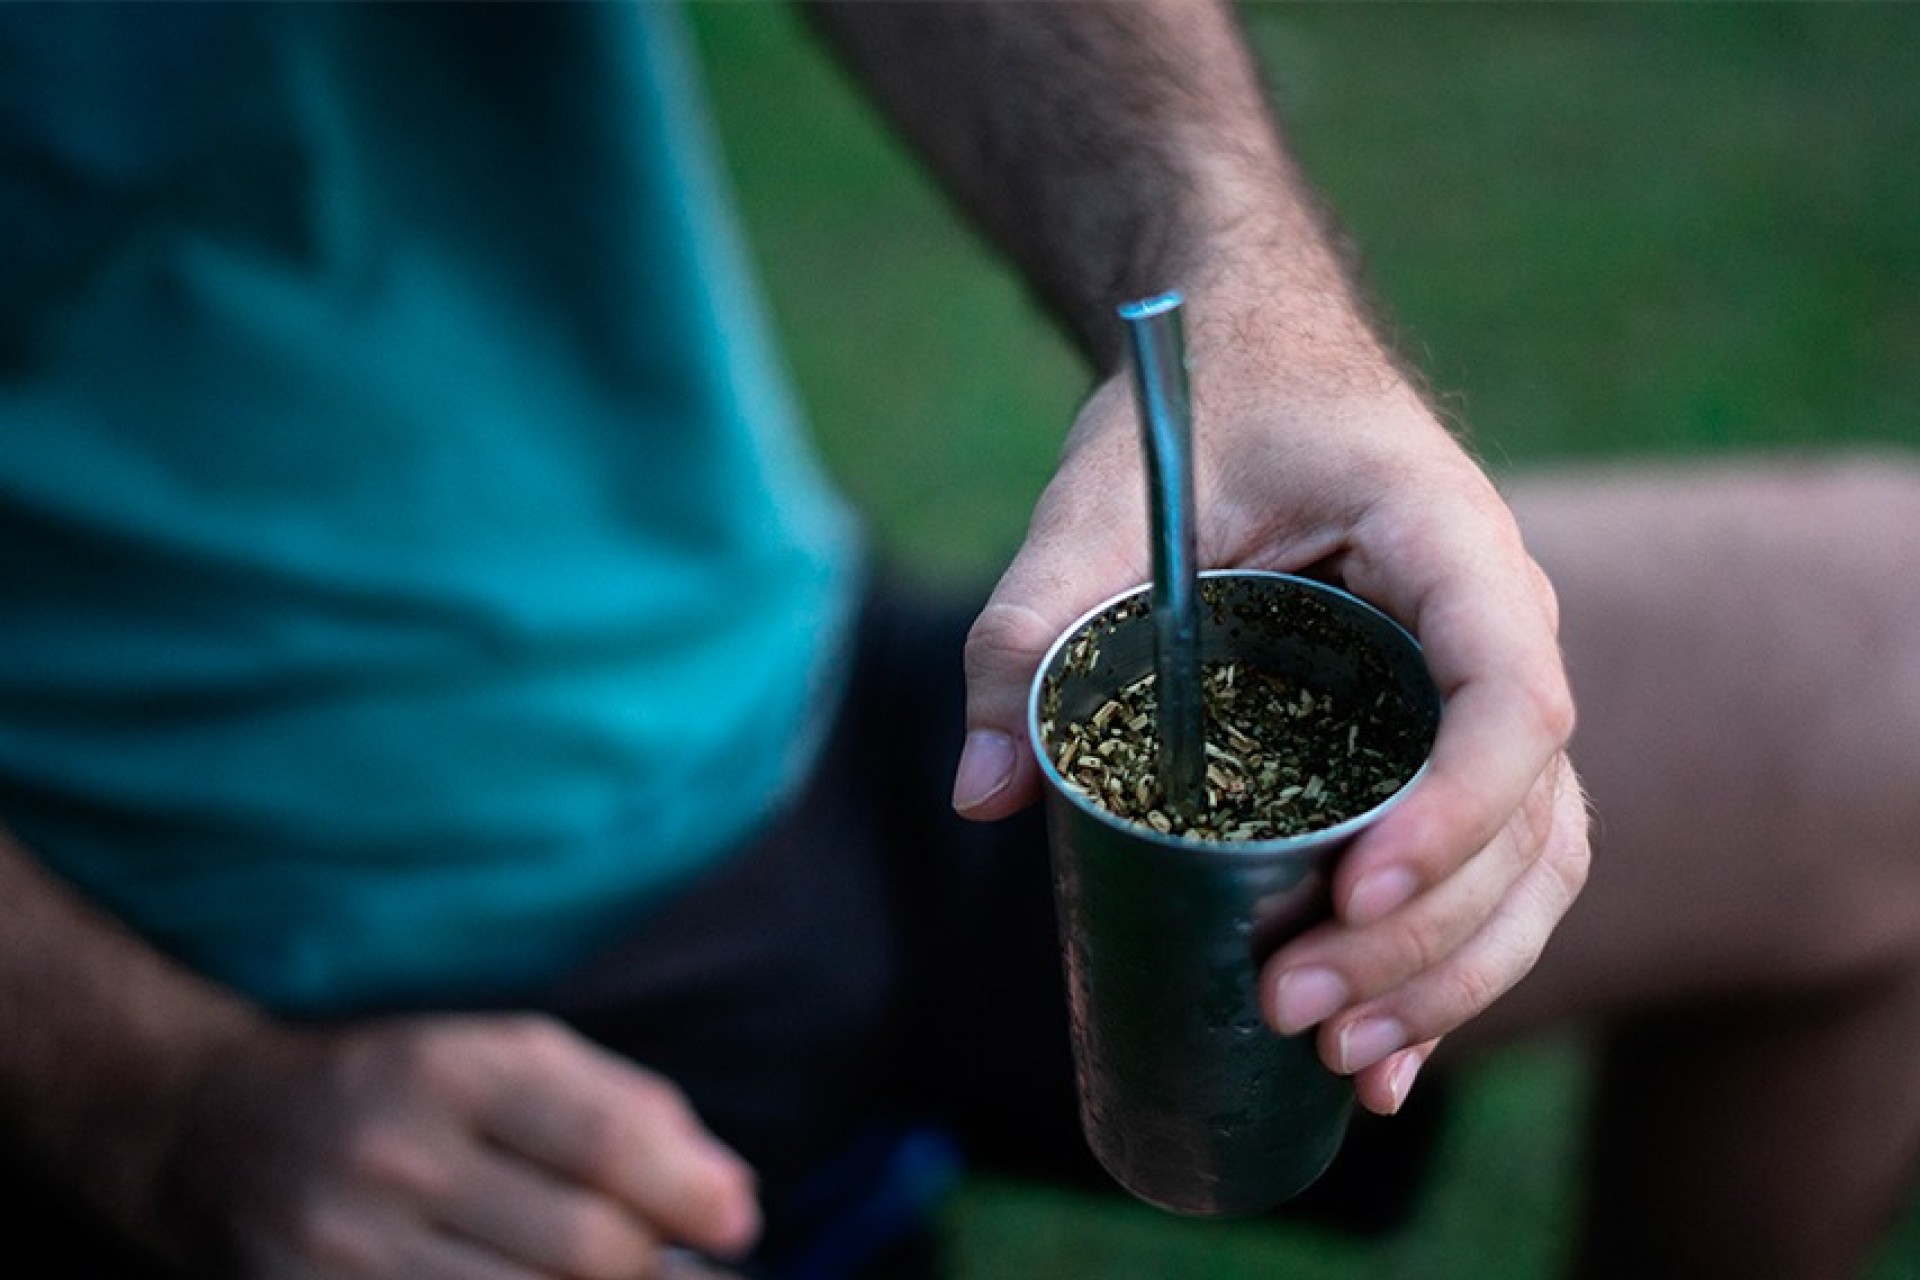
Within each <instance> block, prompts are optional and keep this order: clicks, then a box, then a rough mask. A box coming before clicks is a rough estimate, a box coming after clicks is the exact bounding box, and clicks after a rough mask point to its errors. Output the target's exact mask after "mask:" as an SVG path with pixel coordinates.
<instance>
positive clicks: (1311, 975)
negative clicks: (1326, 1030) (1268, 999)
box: [1273, 968, 1347, 1036]
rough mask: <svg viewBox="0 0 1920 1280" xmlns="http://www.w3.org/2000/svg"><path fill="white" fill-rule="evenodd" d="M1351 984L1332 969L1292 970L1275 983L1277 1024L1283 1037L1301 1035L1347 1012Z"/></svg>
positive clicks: (1274, 1007)
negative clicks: (1317, 1024)
mask: <svg viewBox="0 0 1920 1280" xmlns="http://www.w3.org/2000/svg"><path fill="white" fill-rule="evenodd" d="M1346 1004H1347V984H1346V980H1345V979H1343V978H1342V977H1341V976H1340V975H1339V974H1337V973H1335V972H1334V971H1333V970H1331V969H1320V968H1309V969H1291V970H1288V971H1287V972H1286V973H1283V974H1281V975H1280V981H1279V982H1277V983H1275V984H1274V990H1273V1021H1274V1026H1275V1027H1276V1028H1277V1029H1278V1030H1279V1032H1280V1034H1281V1035H1283V1036H1293V1035H1299V1034H1300V1033H1301V1032H1302V1031H1305V1030H1306V1029H1307V1028H1308V1027H1311V1026H1312V1025H1314V1024H1315V1023H1316V1022H1324V1021H1326V1020H1327V1019H1328V1018H1330V1017H1332V1016H1333V1015H1334V1014H1336V1013H1338V1012H1340V1010H1342V1009H1344V1008H1345V1007H1346Z"/></svg>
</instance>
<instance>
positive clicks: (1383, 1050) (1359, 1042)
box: [1335, 1018, 1407, 1076]
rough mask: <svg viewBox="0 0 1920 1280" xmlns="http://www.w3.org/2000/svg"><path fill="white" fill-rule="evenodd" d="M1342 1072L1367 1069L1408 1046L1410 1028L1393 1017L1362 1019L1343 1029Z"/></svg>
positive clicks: (1337, 1043) (1338, 1044)
mask: <svg viewBox="0 0 1920 1280" xmlns="http://www.w3.org/2000/svg"><path fill="white" fill-rule="evenodd" d="M1335 1046H1336V1047H1337V1048H1338V1049H1339V1051H1340V1052H1339V1057H1340V1074H1341V1075H1345V1076H1350V1075H1352V1074H1353V1073H1354V1072H1356V1071H1364V1070H1366V1069H1367V1068H1368V1067H1370V1066H1372V1065H1373V1064H1374V1063H1376V1062H1378V1061H1380V1060H1381V1059H1382V1058H1384V1057H1386V1056H1387V1055H1388V1054H1390V1053H1392V1052H1394V1051H1395V1050H1397V1049H1404V1048H1406V1047H1407V1029H1406V1028H1405V1027H1403V1026H1401V1025H1400V1024H1399V1023H1398V1022H1396V1021H1394V1020H1393V1019H1392V1018H1362V1019H1360V1021H1358V1022H1353V1023H1349V1024H1347V1025H1346V1026H1344V1027H1342V1028H1341V1029H1340V1034H1339V1036H1338V1037H1337V1038H1336V1041H1335Z"/></svg>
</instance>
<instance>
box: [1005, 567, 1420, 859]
mask: <svg viewBox="0 0 1920 1280" xmlns="http://www.w3.org/2000/svg"><path fill="white" fill-rule="evenodd" d="M1199 577H1200V578H1201V580H1202V581H1205V580H1207V579H1217V578H1255V579H1269V580H1276V581H1280V582H1285V583H1287V584H1289V585H1290V586H1295V587H1300V588H1303V589H1305V590H1307V591H1310V592H1314V593H1318V594H1320V595H1322V596H1325V597H1327V598H1329V599H1331V600H1333V601H1334V602H1335V603H1336V604H1337V605H1338V606H1339V607H1341V608H1345V609H1356V610H1359V611H1362V612H1364V613H1367V614H1371V615H1373V617H1374V618H1376V619H1377V620H1378V621H1380V622H1382V623H1384V624H1385V625H1386V626H1387V627H1388V628H1389V629H1390V631H1391V632H1392V633H1394V634H1397V635H1399V636H1401V637H1402V638H1403V639H1404V640H1405V641H1406V643H1407V644H1408V645H1409V646H1410V647H1411V649H1412V651H1413V653H1414V654H1415V655H1421V654H1423V653H1424V649H1423V648H1422V646H1421V644H1420V642H1419V640H1417V639H1415V638H1414V635H1413V633H1412V632H1410V631H1408V630H1407V629H1406V628H1405V627H1403V626H1401V625H1400V623H1399V622H1397V621H1395V620H1394V618H1393V617H1392V616H1391V615H1389V614H1388V613H1386V612H1385V611H1384V610H1382V609H1380V608H1379V607H1378V606H1376V605H1373V604H1370V603H1368V602H1367V601H1365V600H1363V599H1361V598H1360V597H1359V596H1357V595H1354V594H1353V593H1352V592H1351V591H1348V590H1346V589H1345V588H1344V587H1337V586H1335V585H1333V584H1332V583H1330V582H1322V581H1321V580H1320V579H1318V578H1309V577H1306V576H1304V575H1301V574H1297V573H1283V572H1280V571H1277V570H1272V569H1208V570H1204V571H1202V572H1201V573H1200V575H1199ZM1152 588H1153V584H1152V583H1150V582H1148V583H1141V584H1140V585H1138V586H1134V587H1129V588H1127V589H1126V590H1124V591H1121V592H1118V593H1116V594H1114V595H1112V596H1109V597H1108V598H1107V599H1105V600H1103V601H1101V602H1100V603H1099V604H1096V605H1094V606H1093V607H1092V608H1090V609H1088V610H1087V611H1086V612H1084V613H1082V614H1081V615H1080V616H1079V617H1078V618H1076V619H1074V620H1073V622H1072V623H1071V624H1070V625H1069V626H1068V627H1067V628H1066V630H1064V631H1062V632H1061V633H1060V634H1059V635H1058V636H1056V637H1054V641H1053V643H1052V644H1050V645H1048V646H1047V652H1046V655H1045V656H1044V657H1042V658H1041V659H1040V665H1039V666H1038V667H1037V668H1035V669H1034V673H1033V680H1032V682H1031V683H1030V685H1029V686H1028V689H1027V745H1028V747H1029V748H1030V749H1031V750H1032V752H1033V755H1034V758H1035V760H1036V762H1037V763H1038V764H1039V766H1040V774H1041V777H1042V778H1043V779H1045V781H1046V785H1047V788H1048V790H1049V791H1050V792H1051V793H1052V795H1054V796H1057V797H1059V798H1060V799H1062V800H1065V801H1066V802H1067V803H1069V804H1071V805H1072V806H1073V807H1074V808H1075V809H1077V810H1079V811H1080V812H1081V813H1084V814H1086V815H1088V816H1089V817H1092V818H1093V819H1094V820H1095V821H1097V822H1099V823H1100V824H1101V825H1102V826H1106V827H1110V828H1112V829H1113V830H1115V831H1119V832H1122V833H1124V834H1125V835H1127V836H1128V837H1130V838H1134V839H1139V840H1143V841H1145V842H1146V843H1148V844H1150V845H1155V846H1158V847H1160V848H1165V849H1173V850H1181V851H1184V852H1200V853H1210V854H1216V855H1227V856H1233V855H1240V854H1247V855H1266V856H1272V855H1274V854H1287V853H1304V852H1308V851H1313V850H1318V849H1321V848H1324V847H1325V846H1326V845H1329V844H1334V843H1338V842H1341V841H1344V840H1347V839H1349V838H1350V837H1352V836H1354V835H1357V834H1359V832H1361V831H1362V830H1364V829H1366V828H1367V827H1370V826H1372V825H1373V824H1374V823H1376V822H1378V821H1379V820H1380V819H1381V818H1382V817H1384V816H1386V814H1387V813H1389V812H1391V811H1392V810H1394V809H1396V808H1398V807H1399V806H1400V804H1401V802H1402V801H1403V800H1405V798H1406V797H1407V795H1408V794H1409V793H1411V792H1412V791H1413V789H1414V787H1415V786H1417V785H1418V784H1419V783H1420V781H1421V779H1423V778H1425V777H1426V776H1427V773H1428V770H1429V768H1430V766H1431V765H1432V762H1433V752H1432V750H1431V748H1429V750H1428V751H1427V753H1426V755H1425V756H1423V757H1422V759H1421V761H1420V767H1419V768H1418V769H1415V770H1414V771H1413V774H1412V776H1410V777H1409V778H1408V779H1407V780H1406V781H1405V782H1403V783H1401V784H1400V786H1399V787H1398V788H1397V789H1396V790H1395V791H1394V792H1393V794H1392V795H1389V796H1387V797H1385V798H1384V799H1382V800H1381V801H1380V802H1379V803H1378V804H1375V805H1373V806H1371V807H1370V808H1367V809H1363V810H1361V811H1360V812H1359V813H1356V814H1353V815H1352V816H1350V817H1347V818H1343V819H1341V820H1340V821H1339V822H1336V823H1334V824H1333V825H1332V826H1327V827H1316V828H1315V829H1314V830H1312V831H1303V832H1300V833H1299V834H1297V835H1291V836H1276V837H1274V838H1271V839H1266V840H1208V839H1203V838H1201V837H1199V836H1191V835H1183V834H1175V833H1173V832H1169V831H1158V830H1155V829H1154V828H1153V827H1151V826H1148V825H1147V824H1146V823H1144V822H1136V821H1134V820H1133V819H1131V818H1122V817H1120V816H1119V815H1118V814H1116V813H1114V812H1112V811H1111V810H1109V809H1108V808H1107V807H1106V806H1104V805H1100V804H1095V803H1094V802H1093V801H1092V800H1091V799H1089V798H1088V796H1087V794H1086V793H1085V792H1084V791H1082V790H1081V789H1080V788H1079V787H1077V786H1074V785H1073V784H1072V783H1071V782H1069V781H1068V780H1067V777H1066V775H1065V774H1063V773H1061V772H1060V769H1059V766H1057V765H1056V764H1055V763H1054V761H1053V754H1052V752H1050V751H1049V750H1048V749H1047V744H1046V742H1045V741H1044V739H1043V738H1042V737H1041V733H1040V721H1041V713H1040V703H1041V700H1042V698H1043V696H1044V694H1045V689H1046V678H1047V673H1048V672H1049V671H1051V670H1052V669H1053V665H1054V661H1055V659H1056V658H1058V657H1059V655H1060V651H1061V650H1062V649H1064V648H1065V647H1066V646H1067V645H1068V644H1069V643H1071V642H1072V641H1073V639H1074V638H1075V637H1077V636H1078V635H1079V634H1080V632H1081V631H1082V629H1084V628H1085V627H1086V626H1087V625H1088V624H1089V623H1091V622H1092V621H1093V620H1094V619H1095V618H1097V617H1099V616H1100V615H1101V614H1103V613H1105V612H1106V611H1107V610H1109V609H1112V608H1115V607H1117V606H1118V605H1120V604H1123V603H1125V602H1126V601H1128V600H1130V599H1133V598H1135V597H1137V596H1143V595H1146V594H1147V593H1148V592H1150V591H1151V590H1152ZM1423 665H1424V659H1423ZM1436 697H1438V691H1437V690H1436ZM1441 710H1442V714H1444V711H1445V707H1444V703H1443V705H1442V708H1441Z"/></svg>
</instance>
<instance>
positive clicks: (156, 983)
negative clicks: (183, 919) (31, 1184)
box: [0, 833, 258, 1243]
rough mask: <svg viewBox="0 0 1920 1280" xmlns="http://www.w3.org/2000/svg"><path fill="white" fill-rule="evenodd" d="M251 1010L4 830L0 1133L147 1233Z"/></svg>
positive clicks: (153, 1231)
mask: <svg viewBox="0 0 1920 1280" xmlns="http://www.w3.org/2000/svg"><path fill="white" fill-rule="evenodd" d="M257 1018H258V1015H257V1014H256V1013H255V1012H254V1011H252V1010H251V1009H250V1008H249V1007H248V1006H247V1005H246V1004H245V1003H244V1002H242V1001H241V1000H239V999H238V998H237V997H235V996H233V995H231V994H229V993H227V992H225V991H223V990H222V989H220V988H218V987H215V986H213V985H211V984H209V983H207V982H204V981H202V980H201V979H199V978H197V977H195V976H193V975H191V974H189V973H187V972H186V971H184V970H182V969H181V968H179V967H178V966H176V965H174V964H172V963H171V962H170V961H168V960H167V959H166V958H165V957H163V956H162V955H161V954H160V953H158V952H157V951H155V950H154V949H153V948H151V947H150V946H148V945H147V944H146V943H144V942H143V941H141V940H140V939H139V938H137V937H135V936H134V935H132V934H131V933H129V932H128V931H126V930H125V929H124V928H122V927H121V926H120V925H118V924H117V923H116V922H115V921H113V920H112V919H111V918H110V917H108V916H106V915H105V914H104V913H102V912H100V911H98V910H96V909H94V908H93V907H92V906H91V905H89V904H88V903H87V902H86V901H84V900H83V899H82V898H81V897H79V896H78V895H77V894H75V893H74V892H73V891H72V890H70V889H69V888H68V887H67V886H66V885H65V884H63V883H62V882H60V881H59V880H57V879H55V878H54V877H53V876H51V875H49V874H48V873H47V872H46V871H45V870H43V869H42V868H41V867H40V865H39V864H38V863H37V862H36V861H35V860H34V859H33V857H32V856H31V855H30V854H29V853H27V852H26V851H25V850H24V849H22V848H21V847H20V846H19V845H18V844H17V843H15V842H14V841H13V840H12V839H11V838H10V837H8V836H6V835H5V834H4V833H0V1027H4V1028H5V1033H4V1034H3V1035H0V1140H3V1141H4V1142H6V1143H7V1144H8V1145H10V1146H13V1147H16V1148H18V1149H20V1150H21V1151H22V1152H23V1153H24V1155H25V1156H26V1157H27V1158H28V1159H29V1160H31V1161H33V1162H34V1163H35V1164H36V1165H38V1166H40V1167H43V1168H45V1169H46V1170H47V1171H48V1172H49V1173H50V1174H51V1175H52V1176H54V1177H56V1178H59V1179H61V1180H62V1181H63V1182H66V1183H68V1184H70V1185H71V1186H72V1187H73V1188H74V1189H75V1190H76V1191H77V1192H78V1193H79V1194H80V1195H81V1196H82V1197H83V1198H84V1199H86V1200H88V1201H89V1202H91V1203H92V1204H93V1205H94V1207H95V1208H97V1209H99V1210H100V1211H101V1212H103V1213H105V1214H106V1215H107V1216H108V1217H110V1218H112V1219H113V1220H115V1221H117V1222H118V1223H120V1224H121V1225H122V1226H123V1227H125V1228H126V1229H127V1230H129V1231H130V1232H133V1233H135V1234H136V1235H139V1236H142V1237H146V1238H148V1240H149V1242H150V1243H152V1242H154V1241H155V1240H156V1238H157V1233H158V1228H159V1226H160V1225H161V1224H159V1223H158V1222H157V1221H156V1215H157V1213H158V1207H157V1206H156V1205H155V1203H154V1199H153V1189H154V1186H155V1184H156V1182H157V1181H158V1180H159V1178H160V1176H161V1174H162V1167H163V1165H164V1163H165V1161H166V1160H167V1158H168V1154H169V1150H170V1148H171V1145H172V1143H173V1139H174V1125H175V1123H176V1122H177V1119H178V1117H179V1116H180V1115H181V1114H182V1112H183V1111H184V1109H185V1106H186V1104H187V1102H188V1099H189V1096H190V1094H191V1092H192V1090H193V1088H194V1087H195V1080H196V1077H197V1075H198V1073H199V1071H200V1070H201V1068H202V1066H203V1065H204V1063H205V1062H206V1061H207V1059H208V1056H209V1055H210V1054H211V1053H212V1052H214V1051H216V1050H217V1049H218V1048H219V1047H220V1046H222V1045H223V1044H225V1043H227V1042H228V1041H230V1040H231V1039H233V1038H235V1037H237V1036H238V1035H240V1034H241V1033H243V1032H244V1031H245V1030H246V1029H247V1028H248V1027H250V1026H252V1025H255V1023H256V1021H257Z"/></svg>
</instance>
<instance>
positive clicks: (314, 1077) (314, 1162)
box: [166, 1017, 759, 1280]
mask: <svg viewBox="0 0 1920 1280" xmlns="http://www.w3.org/2000/svg"><path fill="white" fill-rule="evenodd" d="M166 1181H167V1186H168V1190H167V1192H166V1194H167V1195H168V1197H169V1199H170V1200H171V1201H172V1206H171V1207H173V1208H174V1209H175V1210H176V1212H175V1214H174V1216H175V1217H176V1219H186V1220H190V1221H193V1222H195V1223H198V1224H201V1226H202V1227H203V1230H202V1231H201V1232H200V1234H201V1235H202V1237H204V1238H203V1239H202V1241H201V1242H200V1243H201V1247H202V1248H203V1249H205V1250H207V1251H210V1252H211V1253H213V1254H214V1255H215V1256H216V1258H217V1259H218V1261H217V1264H216V1265H217V1267H218V1270H219V1272H220V1273H221V1274H235V1275H244V1276H258V1277H276V1278H278V1277H301V1278H302V1280H307V1278H312V1280H319V1278H321V1277H336V1276H338V1277H346V1276H353V1277H394V1278H396V1280H439V1278H441V1277H445V1278H446V1280H453V1278H455V1277H458V1278H460V1280H495V1278H498V1280H508V1278H521V1277H535V1276H568V1277H592V1278H599V1277H606V1278H607V1280H614V1278H625V1277H655V1276H661V1275H671V1274H676V1273H677V1274H683V1275H684V1274H700V1273H699V1272H697V1271H689V1270H687V1267H688V1265H689V1264H688V1259H689V1258H690V1256H691V1255H690V1254H689V1253H688V1252H687V1251H686V1249H683V1248H676V1247H671V1246H676V1245H678V1246H690V1247H691V1248H693V1249H698V1250H701V1251H707V1252H712V1253H718V1254H734V1253H738V1252H741V1251H743V1250H745V1249H746V1248H748V1247H749V1246H750V1245H751V1244H752V1242H753V1240H754V1237H755V1235H756V1234H757V1232H758V1229H759V1226H758V1209H757V1206H756V1203H755V1197H754V1179H753V1175H752V1173H751V1172H750V1171H749V1169H748V1168H747V1166H746V1165H745V1164H744V1163H743V1162H742V1161H741V1160H740V1158H739V1157H738V1156H736V1155H734V1154H733V1153H732V1152H731V1151H729V1150H727V1149H726V1148H724V1147H722V1146H721V1145H720V1144H719V1143H718V1142H717V1141H716V1140H715V1139H714V1138H713V1137H712V1136H711V1135H710V1134H708V1133H707V1131H706V1130H705V1129H704V1128H702V1126H701V1124H700V1122H699V1120H698V1119H697V1118H696V1117H695V1116H694V1115H693V1113H692V1111H691V1110H690V1109H689V1107H688V1106H687V1103H686V1101H685V1099H684V1098H682V1096H681V1095H680V1094H679V1092H678V1091H677V1090H676V1089H675V1088H674V1087H673V1086H672V1085H670V1084H669V1083H667V1082H666V1081H665V1080H663V1079H661V1078H660V1077H658V1076H655V1075H653V1074H651V1073H649V1072H647V1071H644V1070H642V1069H640V1068H637V1067H635V1066H632V1065H631V1064H629V1063H626V1062H624V1061H623V1060H620V1059H618V1058H616V1057H614V1056H612V1055H610V1054H608V1053H606V1052H604V1051H602V1050H600V1049H598V1048H597V1047H595V1046H593V1045H591V1044H589V1043H588V1042H586V1041H585V1040H583V1039H581V1038H580V1037H578V1036H576V1035H574V1034H573V1033H572V1032H571V1031H569V1030H567V1029H565V1028H563V1027H562V1026H560V1025H559V1024H557V1023H553V1022H550V1021H547V1020H544V1019H539V1018H533V1017H491V1018H485V1017H471V1018H416V1019H407V1020H394V1021H383V1022H377V1023H369V1024H364V1025H360V1026H357V1027H353V1028H349V1029H345V1030H340V1031H337V1032H336V1031H319V1032H309V1031H288V1030H285V1029H282V1028H263V1029H262V1030H261V1031H260V1032H259V1033H258V1034H255V1035H252V1036H249V1037H246V1038H243V1039H241V1040H240V1041H238V1042H237V1043H235V1044H234V1045H232V1046H230V1047H229V1048H228V1049H227V1050H226V1051H225V1052H224V1053H223V1054H222V1055H221V1056H220V1057H219V1058H218V1059H217V1061H216V1062H215V1064H214V1066H213V1067H212V1068H211V1070H210V1071H209V1072H208V1074H207V1076H206V1077H205V1079H204V1081H203V1083H202V1086H201V1087H200V1088H199V1089H198V1091H197V1092H196V1095H195V1102H194V1105H193V1107H192V1112H191V1114H190V1115H189V1116H188V1118H187V1121H186V1123H185V1125H184V1126H183V1128H182V1130H181V1135H180V1139H179V1141H178V1142H177V1144H176V1146H175V1149H174V1155H173V1159H172V1161H171V1163H170V1166H169V1169H168V1173H167V1178H166Z"/></svg>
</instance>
